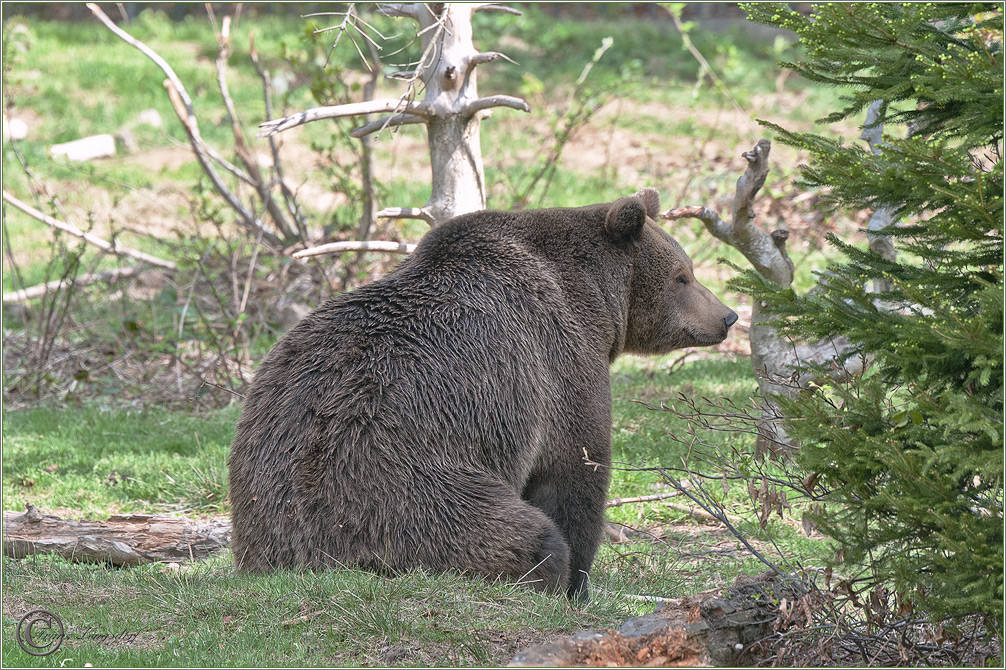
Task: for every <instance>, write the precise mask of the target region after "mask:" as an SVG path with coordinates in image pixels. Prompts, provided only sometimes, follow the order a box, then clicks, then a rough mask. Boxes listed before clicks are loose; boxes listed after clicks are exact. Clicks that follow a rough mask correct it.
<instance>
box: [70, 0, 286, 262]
mask: <svg viewBox="0 0 1006 670" xmlns="http://www.w3.org/2000/svg"><path fill="white" fill-rule="evenodd" d="M87 8H88V9H90V10H91V13H92V14H94V15H95V17H97V19H98V20H99V21H101V22H102V23H103V24H105V27H107V28H108V29H109V30H111V31H112V32H113V33H114V34H115V35H116V36H117V37H119V38H120V39H121V40H123V41H124V42H126V43H127V44H129V45H131V46H133V47H135V48H136V49H138V50H139V51H140V52H141V53H142V54H143V55H145V56H146V57H147V58H149V59H150V60H152V61H154V63H155V64H156V65H157V66H158V67H159V68H161V70H162V71H163V72H164V74H165V75H167V77H168V80H167V81H166V82H165V88H166V89H167V91H168V97H169V98H170V99H171V103H172V106H173V107H174V109H175V113H176V114H177V115H178V118H179V120H180V121H181V122H182V127H183V128H184V129H185V133H186V135H188V138H189V144H191V145H192V149H193V151H194V152H195V154H196V158H197V159H198V160H199V164H200V166H202V168H203V172H205V173H206V176H207V177H209V178H210V181H211V182H212V183H213V187H214V188H215V189H216V191H217V193H219V194H220V196H221V197H223V199H224V200H226V201H227V204H228V205H229V206H230V208H231V209H233V210H234V211H235V212H236V213H237V214H238V216H239V217H240V218H241V223H242V225H244V226H245V227H247V228H250V229H252V230H255V231H256V232H257V231H258V230H259V229H261V228H262V224H261V222H259V221H258V220H257V219H256V218H255V216H254V215H253V214H252V213H251V212H249V211H248V209H247V208H245V206H244V205H242V204H241V201H240V200H238V199H237V197H236V196H235V195H234V194H233V193H231V192H230V189H228V188H227V186H225V185H224V183H223V182H222V181H221V180H220V176H219V175H218V174H217V171H216V170H215V169H214V168H213V164H212V163H211V162H210V159H209V152H208V151H207V149H208V147H207V146H206V143H205V142H203V139H202V136H201V135H200V134H199V124H198V122H197V120H196V113H195V110H194V108H193V106H192V99H191V98H190V97H189V94H188V92H186V90H185V86H184V85H183V84H182V81H181V79H179V78H178V75H176V74H175V71H174V70H173V69H171V66H170V65H168V63H167V61H165V60H164V59H163V58H161V57H160V55H158V54H157V53H156V52H155V51H154V50H153V49H151V48H150V47H148V46H147V45H146V44H144V43H143V42H140V41H139V40H137V39H136V38H134V37H133V36H132V35H130V34H129V33H127V32H125V31H124V30H122V29H120V28H119V27H118V26H117V25H115V23H113V22H112V20H111V19H109V18H108V16H106V15H105V13H104V12H103V11H101V8H100V7H98V5H96V4H94V3H93V2H89V3H87ZM235 169H236V168H235ZM264 238H265V239H266V240H267V241H268V242H269V243H270V244H272V245H274V246H277V247H281V246H282V244H281V243H280V240H279V238H278V237H276V235H274V234H273V233H270V232H265V234H264Z"/></svg>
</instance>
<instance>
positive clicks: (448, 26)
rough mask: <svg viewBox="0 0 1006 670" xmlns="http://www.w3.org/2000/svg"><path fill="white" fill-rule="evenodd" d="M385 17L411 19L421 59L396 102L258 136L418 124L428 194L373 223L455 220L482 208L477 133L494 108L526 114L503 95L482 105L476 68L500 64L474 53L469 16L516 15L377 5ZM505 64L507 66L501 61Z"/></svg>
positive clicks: (270, 126)
mask: <svg viewBox="0 0 1006 670" xmlns="http://www.w3.org/2000/svg"><path fill="white" fill-rule="evenodd" d="M378 11H380V12H381V13H383V14H385V15H387V16H398V17H404V18H410V19H412V20H414V21H415V22H416V23H417V24H418V28H419V30H418V34H419V35H420V37H421V39H422V47H423V55H422V57H421V59H420V60H419V62H418V63H417V64H416V69H415V70H411V71H408V72H402V73H398V75H396V78H398V79H404V80H406V81H407V82H408V83H409V87H408V90H407V91H406V93H405V94H404V95H403V96H402V97H401V98H399V99H397V100H396V99H385V100H375V101H372V102H369V103H367V102H364V103H354V104H351V105H339V106H337V107H322V108H318V109H313V110H308V111H306V112H301V113H299V114H295V115H292V116H288V117H286V118H283V119H277V120H274V121H268V122H266V123H263V124H262V132H261V133H260V135H265V136H268V135H272V134H274V133H277V132H281V131H283V130H286V129H288V128H293V127H295V126H298V125H301V124H303V123H309V122H311V121H316V120H320V119H325V118H337V117H345V116H356V115H362V114H367V113H373V112H383V113H389V112H390V113H391V114H390V115H388V116H385V117H383V118H381V119H378V120H376V121H371V122H370V123H367V124H364V125H362V126H360V127H359V128H356V129H355V130H354V131H353V132H352V134H353V135H354V136H355V137H361V138H362V137H365V136H367V135H369V134H371V133H375V132H379V131H381V130H383V129H385V128H390V127H395V126H400V125H405V124H412V123H423V124H426V127H427V138H428V143H429V151H430V171H431V175H430V176H431V185H432V190H431V195H430V199H429V201H428V202H427V203H426V204H425V205H423V206H422V207H388V208H385V209H383V210H381V211H380V212H378V216H382V217H394V218H418V219H423V220H425V221H427V222H428V223H429V224H430V225H436V224H437V223H438V222H440V221H443V220H445V219H448V218H450V217H452V216H457V215H459V214H466V213H468V212H476V211H479V210H481V209H485V205H486V190H485V176H484V174H483V170H482V148H481V143H480V139H479V129H480V125H481V122H482V118H483V117H484V116H486V115H487V114H488V112H487V110H489V109H490V108H492V107H510V108H512V109H519V110H522V111H525V112H528V111H530V108H529V107H528V106H527V103H526V102H524V101H523V100H521V99H519V98H515V97H512V96H507V95H494V96H489V97H486V98H480V97H479V94H478V84H477V77H476V67H477V66H479V65H482V64H484V63H490V62H492V61H494V60H497V59H498V58H504V59H506V57H505V56H503V55H502V54H500V53H497V52H480V51H478V50H477V49H476V48H475V45H474V42H473V39H472V38H473V35H472V17H473V16H474V14H475V13H476V12H479V11H503V12H509V13H519V12H516V10H512V9H508V8H506V7H502V6H500V5H494V4H488V3H407V4H382V5H379V6H378ZM507 60H509V59H507ZM418 81H421V82H422V84H423V86H424V88H425V95H424V97H423V99H422V100H420V101H415V100H414V99H413V97H412V95H413V93H414V90H415V87H416V84H417V82H418Z"/></svg>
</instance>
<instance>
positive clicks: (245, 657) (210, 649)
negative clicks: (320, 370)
mask: <svg viewBox="0 0 1006 670" xmlns="http://www.w3.org/2000/svg"><path fill="white" fill-rule="evenodd" d="M3 588H4V593H5V594H6V595H8V596H9V595H11V594H15V595H16V597H17V598H18V599H19V600H18V601H17V602H18V603H31V606H34V607H44V608H47V609H49V610H50V611H52V612H54V613H55V614H57V616H59V617H60V618H61V619H62V620H63V622H64V626H66V627H67V640H66V642H65V644H64V646H63V648H61V649H60V650H59V651H57V652H56V653H55V654H53V655H52V656H49V657H46V658H44V659H32V658H31V657H29V656H27V655H26V654H24V653H23V652H22V651H21V649H19V648H18V646H17V645H16V644H5V645H4V647H3V661H4V665H5V666H7V667H10V666H23V665H30V666H33V667H61V665H62V664H63V662H64V661H65V659H72V660H71V661H69V662H68V663H67V665H68V666H69V667H81V666H82V665H83V664H84V662H89V663H92V664H93V665H95V666H97V667H102V666H126V667H128V666H134V667H144V666H153V667H157V666H182V667H184V666H190V667H191V666H205V665H228V666H236V667H241V666H245V667H256V666H259V667H274V666H280V667H282V666H287V667H298V666H300V667H313V666H341V665H381V664H382V657H384V658H386V656H384V655H385V654H387V653H388V652H389V651H392V650H400V651H397V653H398V654H399V657H400V659H401V661H400V662H401V663H402V664H404V665H417V666H426V665H447V666H451V665H457V666H487V665H488V666H492V665H501V664H505V663H506V662H507V661H508V660H509V658H510V657H511V656H512V655H513V653H515V651H516V648H517V646H518V645H521V644H522V643H523V644H526V643H527V642H528V641H532V640H539V639H541V637H542V636H541V633H540V631H574V630H578V629H581V628H590V627H601V628H604V627H609V626H613V625H617V624H618V623H619V622H620V621H621V620H622V619H624V618H626V617H627V616H631V615H632V614H634V613H635V612H636V611H638V610H637V608H636V606H635V604H634V603H632V602H631V601H628V600H626V599H623V598H619V597H618V596H617V595H613V596H612V597H597V598H595V599H594V601H593V602H592V603H591V604H590V605H588V606H586V607H583V608H575V607H571V606H570V604H569V603H568V602H567V601H566V599H565V597H561V596H559V597H556V596H545V595H541V594H537V593H534V592H532V591H530V590H528V589H527V588H525V587H521V586H516V585H513V584H493V583H490V582H487V581H485V580H481V579H473V578H467V577H463V576H459V575H450V574H427V573H423V572H417V573H410V574H408V575H404V576H401V577H381V576H379V575H376V574H373V573H368V572H361V571H358V570H351V569H344V570H326V571H323V572H318V573H312V572H290V571H281V572H276V573H273V574H271V575H268V576H260V577H249V576H245V575H239V574H237V573H236V572H235V571H234V568H233V563H232V561H231V558H230V556H229V555H224V556H221V557H219V558H216V559H210V560H208V561H204V562H202V563H198V564H194V565H186V566H182V567H181V568H180V569H178V570H171V569H165V568H163V567H162V566H145V567H140V568H135V569H129V570H117V569H110V568H107V567H103V566H100V565H80V564H77V565H73V564H68V563H66V562H64V561H61V560H58V559H51V558H47V557H33V558H28V559H24V560H20V561H11V560H6V559H5V562H4V574H3ZM26 606H27V605H25V607H26ZM18 611H19V612H20V609H19V610H18ZM7 612H8V614H7V616H5V617H4V621H3V635H4V639H5V640H7V641H13V638H14V635H13V629H14V627H15V626H16V620H15V619H14V618H13V617H12V616H11V613H10V608H8V609H7ZM310 613H314V615H313V616H311V617H309V618H308V619H307V620H305V621H298V622H296V623H293V624H290V623H288V624H287V625H284V622H290V621H291V620H293V619H295V618H297V617H299V616H301V615H304V614H310ZM123 633H125V634H126V635H122V634H123ZM87 634H90V635H91V636H92V640H88V638H87ZM96 634H107V635H110V636H122V637H121V638H120V639H123V640H124V639H127V638H129V637H133V638H134V640H133V641H132V642H129V643H118V644H110V643H108V642H105V643H98V642H95V641H93V636H94V635H96ZM134 634H135V635H134Z"/></svg>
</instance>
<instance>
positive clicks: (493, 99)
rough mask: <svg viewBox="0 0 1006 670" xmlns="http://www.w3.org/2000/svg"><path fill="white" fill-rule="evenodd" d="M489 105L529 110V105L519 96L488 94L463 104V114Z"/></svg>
mask: <svg viewBox="0 0 1006 670" xmlns="http://www.w3.org/2000/svg"><path fill="white" fill-rule="evenodd" d="M490 107H510V108H511V109H517V110H520V111H522V112H530V111H531V107H529V106H528V104H527V103H526V102H524V101H523V100H521V99H520V98H515V97H514V96H512V95H490V96H487V97H485V98H479V99H478V100H472V101H471V102H469V103H468V104H467V105H465V112H464V113H465V114H468V115H469V116H470V115H472V114H476V113H477V112H481V111H482V110H483V109H489V108H490Z"/></svg>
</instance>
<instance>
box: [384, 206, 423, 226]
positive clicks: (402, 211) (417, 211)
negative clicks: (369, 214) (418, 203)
mask: <svg viewBox="0 0 1006 670" xmlns="http://www.w3.org/2000/svg"><path fill="white" fill-rule="evenodd" d="M377 218H379V219H422V220H423V221H425V222H426V223H428V224H430V225H433V215H432V214H430V213H429V211H427V210H426V208H425V207H385V208H384V209H382V210H381V211H380V212H378V213H377Z"/></svg>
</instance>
